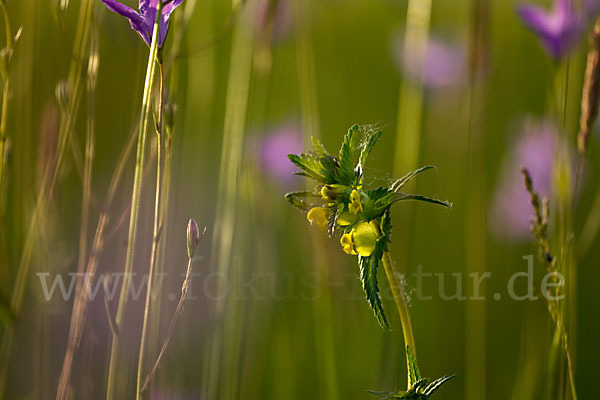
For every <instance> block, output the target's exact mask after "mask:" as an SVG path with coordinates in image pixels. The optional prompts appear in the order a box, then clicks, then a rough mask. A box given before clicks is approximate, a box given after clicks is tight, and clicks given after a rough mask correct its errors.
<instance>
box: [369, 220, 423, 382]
mask: <svg viewBox="0 0 600 400" xmlns="http://www.w3.org/2000/svg"><path fill="white" fill-rule="evenodd" d="M372 224H373V227H374V228H375V231H376V232H377V234H378V235H380V236H381V235H382V232H381V226H380V225H379V222H378V221H377V220H373V221H372ZM383 267H384V269H385V275H386V277H387V280H388V284H389V286H390V289H391V290H392V296H393V297H394V303H395V304H396V309H397V310H398V315H399V316H400V324H401V325H402V335H403V336H404V344H405V345H406V346H410V348H411V350H412V352H413V354H414V356H415V359H416V358H417V347H416V346H415V337H414V334H413V329H412V323H411V322H410V314H409V312H408V304H407V302H406V294H405V293H404V286H403V285H402V282H401V281H400V278H399V277H398V273H397V272H396V271H395V269H394V262H393V261H392V257H391V256H390V252H389V251H386V252H384V253H383ZM407 365H408V355H407ZM408 373H409V374H410V368H409V370H408ZM408 382H410V375H409V380H408Z"/></svg>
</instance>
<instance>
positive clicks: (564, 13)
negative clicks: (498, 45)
mask: <svg viewBox="0 0 600 400" xmlns="http://www.w3.org/2000/svg"><path fill="white" fill-rule="evenodd" d="M599 11H600V1H599V0H584V2H583V8H582V11H581V12H580V13H578V12H577V11H576V10H575V8H574V6H573V0H555V2H554V6H553V8H552V11H549V12H548V11H546V10H544V9H542V8H540V7H538V6H535V5H531V4H524V5H521V6H520V7H519V9H518V13H519V15H520V17H521V19H522V20H523V23H524V24H525V25H526V26H527V27H528V28H529V29H531V30H532V31H533V32H535V33H536V34H537V35H538V36H539V38H540V40H541V41H542V44H543V46H544V47H545V49H546V50H547V51H548V53H550V56H552V57H553V58H554V59H556V60H558V59H560V58H562V57H563V56H564V55H565V54H566V53H568V52H569V51H570V50H571V49H572V48H573V47H574V46H575V45H576V44H577V42H578V41H579V39H580V37H581V35H582V34H583V31H584V30H585V27H586V25H587V22H588V21H590V20H591V19H593V18H595V16H596V15H597V14H598V12H599Z"/></svg>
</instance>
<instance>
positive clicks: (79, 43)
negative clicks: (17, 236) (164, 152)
mask: <svg viewBox="0 0 600 400" xmlns="http://www.w3.org/2000/svg"><path fill="white" fill-rule="evenodd" d="M93 8H94V1H93V0H85V1H84V2H83V3H82V5H81V8H80V13H79V20H78V23H77V31H76V35H75V44H74V47H73V56H72V58H71V65H70V67H69V76H68V78H67V86H68V87H69V89H70V97H69V99H68V102H67V105H66V107H65V108H64V109H63V110H62V112H61V119H60V126H59V131H58V132H59V133H58V145H57V156H56V164H55V165H54V167H53V168H48V169H47V170H46V172H45V174H44V176H43V178H42V183H41V185H40V192H39V193H38V195H37V199H36V203H35V206H34V209H33V212H32V217H31V221H30V223H29V227H28V229H27V234H26V237H25V243H24V245H23V250H22V253H21V260H20V262H19V267H18V269H17V276H16V278H15V283H14V286H13V293H12V296H11V310H12V312H13V314H14V315H18V314H19V313H20V311H21V306H22V304H23V297H24V295H25V288H26V284H27V281H28V278H29V277H30V275H29V270H30V267H31V257H32V254H33V249H34V244H35V239H36V235H37V233H38V229H39V226H40V224H41V221H42V219H43V218H44V215H45V211H46V205H47V202H48V200H49V199H50V198H52V195H53V193H54V188H55V186H56V182H57V180H58V173H59V171H60V170H61V167H62V165H63V163H64V161H65V154H66V149H67V145H68V143H69V141H70V137H71V133H72V131H73V124H74V123H75V119H76V118H75V116H76V114H77V110H78V108H79V100H80V97H81V79H82V75H83V74H82V70H83V63H82V62H81V61H82V60H83V59H84V57H85V54H86V48H87V44H88V38H89V33H90V26H91V18H92V12H93ZM13 338H14V332H13V329H12V328H11V327H7V328H6V329H5V331H4V335H3V337H2V345H1V348H0V394H1V393H2V392H3V390H4V383H5V379H6V371H7V368H8V362H9V360H10V356H11V353H12V347H13V346H12V342H13Z"/></svg>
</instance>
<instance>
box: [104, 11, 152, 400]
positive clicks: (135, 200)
mask: <svg viewBox="0 0 600 400" xmlns="http://www.w3.org/2000/svg"><path fill="white" fill-rule="evenodd" d="M156 8H157V9H156V15H157V17H156V21H155V22H154V28H153V31H152V44H151V46H150V54H149V55H148V66H147V68H146V79H145V82H144V94H143V96H142V110H141V115H140V130H139V133H138V143H137V155H136V162H135V172H134V180H133V191H132V194H131V214H130V217H129V234H128V240H127V255H126V259H125V268H124V273H125V277H127V276H128V275H129V274H130V273H131V271H132V268H133V260H134V255H135V247H136V246H135V240H136V236H137V223H138V214H139V209H140V192H141V187H142V174H143V171H144V161H145V160H144V158H145V147H146V132H147V128H148V115H149V114H150V100H151V93H152V87H153V81H154V69H155V65H156V59H157V55H158V37H159V25H160V18H161V9H162V1H159V2H157V7H156ZM128 286H129V285H128V281H127V278H125V280H124V281H123V283H122V286H121V292H120V295H119V303H118V305H117V314H116V316H115V323H116V326H117V329H119V330H121V328H122V327H121V323H122V322H123V317H124V315H125V307H126V305H127V297H128ZM119 353H120V336H119V335H116V336H115V335H113V340H112V345H111V350H110V361H109V367H108V380H107V388H106V398H107V400H112V399H114V398H115V391H116V374H117V366H116V364H117V357H118V356H119ZM136 391H137V390H136Z"/></svg>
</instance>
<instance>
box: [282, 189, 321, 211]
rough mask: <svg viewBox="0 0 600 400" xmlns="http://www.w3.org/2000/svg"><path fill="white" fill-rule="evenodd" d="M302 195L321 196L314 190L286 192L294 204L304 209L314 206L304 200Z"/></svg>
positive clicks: (286, 196) (286, 197) (288, 198)
mask: <svg viewBox="0 0 600 400" xmlns="http://www.w3.org/2000/svg"><path fill="white" fill-rule="evenodd" d="M302 197H305V198H306V197H314V198H318V197H319V196H318V195H316V194H315V193H314V192H309V191H301V192H291V193H286V194H285V199H286V200H287V201H289V202H290V204H291V205H292V206H294V207H295V208H298V209H300V210H302V211H308V210H309V209H310V208H311V207H312V205H311V204H308V203H307V202H305V201H304V200H302V199H301V198H302Z"/></svg>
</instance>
